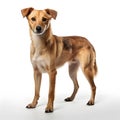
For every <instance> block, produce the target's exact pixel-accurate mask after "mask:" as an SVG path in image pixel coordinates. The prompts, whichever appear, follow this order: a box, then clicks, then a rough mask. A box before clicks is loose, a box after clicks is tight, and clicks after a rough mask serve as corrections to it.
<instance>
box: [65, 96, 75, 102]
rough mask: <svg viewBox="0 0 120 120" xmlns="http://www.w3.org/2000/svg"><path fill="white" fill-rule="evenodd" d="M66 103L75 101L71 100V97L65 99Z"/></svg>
mask: <svg viewBox="0 0 120 120" xmlns="http://www.w3.org/2000/svg"><path fill="white" fill-rule="evenodd" d="M65 101H66V102H71V101H73V99H71V97H68V98H66V99H65Z"/></svg>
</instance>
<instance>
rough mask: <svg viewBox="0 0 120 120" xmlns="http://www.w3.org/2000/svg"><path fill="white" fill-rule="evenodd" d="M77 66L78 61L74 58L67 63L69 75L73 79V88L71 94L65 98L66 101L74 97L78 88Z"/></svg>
mask: <svg viewBox="0 0 120 120" xmlns="http://www.w3.org/2000/svg"><path fill="white" fill-rule="evenodd" d="M78 67H79V61H76V60H74V61H71V62H70V63H69V75H70V78H71V79H72V81H73V84H74V90H73V93H72V95H71V96H70V97H67V98H66V99H65V101H67V102H69V101H72V100H73V99H74V98H75V95H76V93H77V91H78V88H79V85H78V81H77V70H78Z"/></svg>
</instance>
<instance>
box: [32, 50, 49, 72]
mask: <svg viewBox="0 0 120 120" xmlns="http://www.w3.org/2000/svg"><path fill="white" fill-rule="evenodd" d="M31 62H32V65H33V67H34V68H37V69H39V71H40V72H42V73H44V72H47V71H49V63H50V62H49V56H48V54H42V55H40V54H39V53H38V52H37V51H36V52H35V53H34V55H33V57H32V61H31Z"/></svg>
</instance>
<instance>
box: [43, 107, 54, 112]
mask: <svg viewBox="0 0 120 120" xmlns="http://www.w3.org/2000/svg"><path fill="white" fill-rule="evenodd" d="M45 112H46V113H51V112H53V107H49V106H47V107H46V109H45Z"/></svg>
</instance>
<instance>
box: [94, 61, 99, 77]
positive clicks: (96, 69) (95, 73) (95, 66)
mask: <svg viewBox="0 0 120 120" xmlns="http://www.w3.org/2000/svg"><path fill="white" fill-rule="evenodd" d="M97 73H98V68H97V64H96V59H95V60H94V68H93V74H94V75H97Z"/></svg>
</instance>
